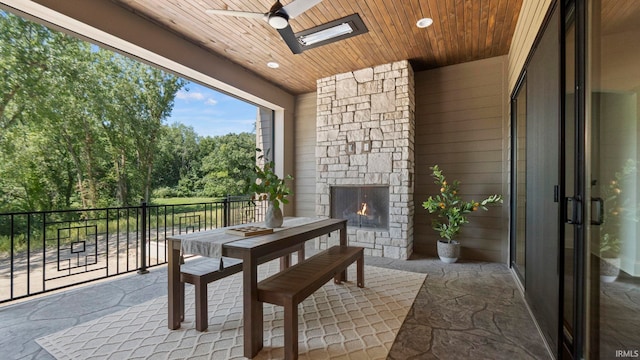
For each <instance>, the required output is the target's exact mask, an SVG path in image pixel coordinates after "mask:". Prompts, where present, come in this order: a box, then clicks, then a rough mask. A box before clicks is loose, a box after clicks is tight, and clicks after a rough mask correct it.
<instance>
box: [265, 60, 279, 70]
mask: <svg viewBox="0 0 640 360" xmlns="http://www.w3.org/2000/svg"><path fill="white" fill-rule="evenodd" d="M267 66H268V67H270V68H272V69H277V68H279V67H280V64H278V63H277V62H275V61H269V62H268V63H267Z"/></svg>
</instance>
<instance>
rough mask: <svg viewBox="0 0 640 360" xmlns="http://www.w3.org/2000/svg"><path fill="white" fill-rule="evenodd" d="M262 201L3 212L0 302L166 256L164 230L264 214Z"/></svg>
mask: <svg viewBox="0 0 640 360" xmlns="http://www.w3.org/2000/svg"><path fill="white" fill-rule="evenodd" d="M265 212H266V204H265V203H264V202H254V201H251V200H250V199H249V198H248V197H242V196H227V197H225V198H223V199H220V200H216V201H212V202H206V203H204V202H203V203H195V204H179V205H148V204H146V203H144V202H142V203H141V204H140V206H130V207H120V208H102V209H82V210H57V211H42V212H21V213H6V214H0V303H4V302H7V301H12V300H17V299H21V298H25V297H28V296H32V295H36V294H41V293H44V292H47V291H52V290H57V289H61V288H64V287H68V286H73V285H77V284H81V283H86V282H90V281H95V280H98V279H103V278H107V277H111V276H115V275H119V274H123V273H127V272H132V271H138V272H139V273H145V272H147V268H148V267H152V266H157V265H162V264H165V263H166V262H167V252H166V245H167V241H166V238H167V236H171V235H176V234H183V233H190V232H195V231H203V230H210V229H215V228H219V227H224V226H230V225H238V224H246V223H250V222H259V221H263V220H264V214H265Z"/></svg>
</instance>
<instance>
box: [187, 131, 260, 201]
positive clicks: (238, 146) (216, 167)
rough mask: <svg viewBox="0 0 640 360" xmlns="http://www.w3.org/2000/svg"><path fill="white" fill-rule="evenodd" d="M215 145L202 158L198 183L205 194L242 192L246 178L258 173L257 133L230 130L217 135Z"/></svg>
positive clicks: (221, 194) (217, 194)
mask: <svg viewBox="0 0 640 360" xmlns="http://www.w3.org/2000/svg"><path fill="white" fill-rule="evenodd" d="M214 140H215V145H214V147H213V148H212V149H211V151H210V152H209V153H207V154H206V155H205V156H204V157H203V158H202V165H201V167H200V171H201V173H202V174H203V177H202V179H201V180H200V182H199V184H198V187H199V189H201V190H200V191H201V194H202V195H205V196H224V195H226V194H242V193H243V192H244V189H245V188H246V187H247V184H246V179H248V178H250V177H251V176H255V174H254V172H253V170H254V166H255V148H256V141H255V135H254V134H250V133H240V134H228V135H224V136H218V137H215V138H214Z"/></svg>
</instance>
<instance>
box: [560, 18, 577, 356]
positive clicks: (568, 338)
mask: <svg viewBox="0 0 640 360" xmlns="http://www.w3.org/2000/svg"><path fill="white" fill-rule="evenodd" d="M572 10H573V9H570V10H569V11H568V14H567V21H566V24H567V25H566V33H565V62H564V63H565V116H564V124H563V125H564V133H565V135H564V141H565V147H564V148H565V150H564V151H565V154H564V161H565V166H564V169H565V181H564V186H565V194H567V195H566V196H574V195H575V186H574V184H575V153H576V152H575V147H576V141H575V136H576V130H575V121H576V118H575V97H576V94H575V88H576V81H575V71H576V70H575V63H576V55H575V43H576V26H575V19H574V12H573V11H572ZM574 236H575V231H574V225H572V224H565V225H564V249H563V251H564V266H563V271H564V276H563V281H564V290H563V297H562V300H563V302H562V306H563V311H562V313H563V325H564V328H563V335H564V340H565V342H566V345H567V347H568V348H570V349H573V336H574V333H573V331H574V329H573V324H574V319H575V306H574V298H575V297H574V284H575V281H576V279H575V274H574V265H575V246H574Z"/></svg>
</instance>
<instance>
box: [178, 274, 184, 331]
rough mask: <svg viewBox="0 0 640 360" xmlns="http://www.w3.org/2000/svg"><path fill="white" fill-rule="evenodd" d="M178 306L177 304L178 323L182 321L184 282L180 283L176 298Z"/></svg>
mask: <svg viewBox="0 0 640 360" xmlns="http://www.w3.org/2000/svg"><path fill="white" fill-rule="evenodd" d="M178 299H179V300H180V304H177V306H178V309H180V322H183V321H184V282H180V296H178Z"/></svg>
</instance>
